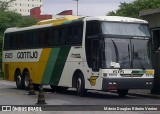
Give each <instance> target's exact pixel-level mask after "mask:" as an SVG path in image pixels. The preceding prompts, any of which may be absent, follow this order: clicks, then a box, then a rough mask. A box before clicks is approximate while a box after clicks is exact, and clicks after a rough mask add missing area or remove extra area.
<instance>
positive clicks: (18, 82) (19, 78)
mask: <svg viewBox="0 0 160 114" xmlns="http://www.w3.org/2000/svg"><path fill="white" fill-rule="evenodd" d="M15 77H16V78H15V80H16V86H17V88H18V89H23V83H22V76H21V73H20V71H17V72H16V74H15Z"/></svg>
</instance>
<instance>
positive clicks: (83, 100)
mask: <svg viewBox="0 0 160 114" xmlns="http://www.w3.org/2000/svg"><path fill="white" fill-rule="evenodd" d="M44 91H45V92H44V95H45V101H46V103H47V104H46V106H50V105H54V106H58V105H61V106H64V107H66V106H70V108H72V107H73V106H78V105H82V107H84V105H85V106H86V107H87V105H92V106H94V105H98V106H102V108H103V106H108V105H110V106H111V105H114V106H115V105H121V106H125V105H127V106H128V105H133V106H134V105H140V106H141V105H145V106H147V105H149V106H150V105H160V100H159V99H153V98H147V97H140V96H133V95H127V97H125V98H120V97H119V96H118V95H117V94H115V93H109V92H108V93H106V92H97V91H89V93H88V95H87V96H86V97H79V96H77V95H76V92H75V90H73V89H70V90H69V91H67V92H66V93H55V92H54V93H53V92H52V91H51V89H50V88H49V87H48V86H44ZM37 100H38V92H37V91H36V95H28V91H25V90H18V89H16V86H15V83H13V82H9V81H4V80H0V105H32V106H33V105H34V106H37V104H36V103H37ZM82 107H81V109H82V110H83V108H82ZM86 107H84V109H85V108H86ZM91 108H94V107H91ZM94 109H95V108H94ZM131 112H132V114H159V113H160V112H157V111H152V112H149V111H142V112H141V111H138V112H136V111H134V112H133V111H129V112H126V111H120V112H118V114H130V113H131ZM41 113H42V114H43V113H44V112H41ZM50 113H51V112H47V113H45V114H50ZM54 113H55V114H60V113H62V114H66V112H54ZM72 113H74V112H70V113H69V114H72ZM76 113H77V114H80V113H84V112H81V111H80V112H76ZM87 113H89V114H90V113H92V114H94V113H98V114H106V112H105V111H101V112H90V111H88V112H87ZM108 113H110V114H116V113H117V112H116V111H111V112H108V111H107V114H108ZM3 114H5V113H3ZM7 114H8V113H7ZM31 114H32V112H31ZM34 114H36V112H34ZM52 114H53V113H52Z"/></svg>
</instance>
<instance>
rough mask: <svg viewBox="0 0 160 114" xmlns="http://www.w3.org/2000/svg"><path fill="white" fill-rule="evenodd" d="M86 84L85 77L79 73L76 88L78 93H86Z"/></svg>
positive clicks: (83, 94)
mask: <svg viewBox="0 0 160 114" xmlns="http://www.w3.org/2000/svg"><path fill="white" fill-rule="evenodd" d="M84 85H85V82H84V77H83V75H82V74H79V75H78V77H77V79H76V90H77V94H78V95H79V96H81V97H83V96H85V94H86V89H85V86H84Z"/></svg>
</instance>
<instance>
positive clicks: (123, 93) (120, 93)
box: [117, 89, 128, 97]
mask: <svg viewBox="0 0 160 114" xmlns="http://www.w3.org/2000/svg"><path fill="white" fill-rule="evenodd" d="M117 93H118V95H119V96H120V97H125V96H126V95H127V94H128V89H122V90H117Z"/></svg>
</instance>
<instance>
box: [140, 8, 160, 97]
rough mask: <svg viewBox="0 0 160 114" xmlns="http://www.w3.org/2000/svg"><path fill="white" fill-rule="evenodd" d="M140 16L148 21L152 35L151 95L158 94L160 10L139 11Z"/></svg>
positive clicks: (159, 75) (159, 91)
mask: <svg viewBox="0 0 160 114" xmlns="http://www.w3.org/2000/svg"><path fill="white" fill-rule="evenodd" d="M140 16H141V17H142V18H143V19H145V20H147V21H148V23H149V28H150V31H151V35H152V63H153V67H154V69H155V78H154V88H153V90H152V93H155V94H160V8H157V9H149V10H144V11H141V12H140Z"/></svg>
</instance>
